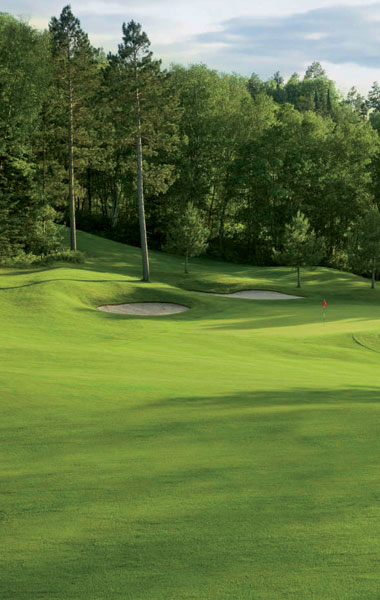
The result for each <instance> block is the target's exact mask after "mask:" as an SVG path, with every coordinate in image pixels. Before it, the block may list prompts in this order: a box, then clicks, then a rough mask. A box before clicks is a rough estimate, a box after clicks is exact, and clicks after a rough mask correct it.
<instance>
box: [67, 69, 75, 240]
mask: <svg viewBox="0 0 380 600" xmlns="http://www.w3.org/2000/svg"><path fill="white" fill-rule="evenodd" d="M68 112H69V115H68V116H69V204H70V233H71V250H76V249H77V232H76V224H75V196H74V164H73V163H74V149H73V145H74V141H73V91H72V87H71V73H70V72H69V77H68Z"/></svg>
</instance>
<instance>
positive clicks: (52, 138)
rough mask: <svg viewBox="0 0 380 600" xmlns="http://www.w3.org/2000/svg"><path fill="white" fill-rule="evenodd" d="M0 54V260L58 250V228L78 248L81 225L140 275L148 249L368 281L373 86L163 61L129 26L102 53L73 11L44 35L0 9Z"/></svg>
mask: <svg viewBox="0 0 380 600" xmlns="http://www.w3.org/2000/svg"><path fill="white" fill-rule="evenodd" d="M0 59H1V60H0V97H1V101H0V128H1V130H2V131H1V136H0V261H2V262H4V261H5V260H8V259H12V258H13V259H15V258H17V256H19V255H22V256H25V255H30V256H34V255H36V256H47V255H49V253H50V254H52V253H54V252H56V250H57V248H58V244H59V228H57V223H65V224H67V225H70V229H71V244H70V247H71V250H72V251H73V252H74V253H75V251H76V249H77V244H76V228H77V227H78V228H80V229H83V230H86V231H90V232H94V233H97V234H99V235H103V236H107V237H110V238H112V239H115V240H117V241H121V242H126V243H131V244H134V245H138V246H141V248H142V259H143V279H145V280H148V279H149V256H148V247H149V248H154V249H160V250H167V251H171V252H178V253H181V254H183V255H184V256H185V261H186V269H187V264H188V258H189V257H190V256H192V255H194V254H195V255H196V254H199V253H201V252H207V253H208V255H209V256H212V257H215V258H219V259H223V260H229V261H236V262H246V263H250V264H257V265H264V264H278V263H281V262H282V263H284V262H285V264H293V265H294V266H297V267H298V268H299V267H300V266H302V265H303V264H308V263H313V264H323V265H327V266H335V267H338V268H345V269H348V268H351V269H354V270H356V271H357V272H361V273H371V274H372V279H373V281H374V277H375V275H376V270H377V268H378V266H379V265H378V264H377V263H378V260H377V258H375V254H376V256H377V254H379V253H378V252H377V253H375V254H374V251H373V250H370V251H369V255H370V257H369V258H368V257H367V255H368V252H367V250H368V249H367V250H366V248H365V246H366V244H367V242H368V239H369V238H370V237H371V235H372V238H373V236H375V237H374V238H373V239H374V240H375V241H374V242H373V243H374V245H375V246H376V247H377V246H378V245H379V244H380V240H379V239H378V237H376V236H379V235H380V234H379V233H378V228H374V227H373V226H372V224H373V223H374V222H377V221H376V220H377V216H378V214H379V202H380V154H379V149H380V144H379V134H378V131H379V130H380V87H379V85H378V84H377V83H374V85H373V86H372V88H371V90H370V92H369V94H368V97H367V98H365V97H363V96H361V95H360V94H359V93H358V92H357V90H356V89H355V88H352V89H351V90H350V91H349V93H348V94H346V95H345V96H343V95H341V94H340V93H339V92H338V91H337V89H336V87H335V84H334V82H333V81H331V80H330V79H329V78H328V77H327V75H326V73H325V72H324V70H323V69H322V67H321V65H320V64H319V63H317V62H315V63H313V64H312V65H311V66H310V67H308V69H307V70H306V72H305V74H304V75H303V76H300V75H298V74H296V73H295V74H293V75H292V76H291V77H290V78H289V79H288V80H287V81H285V80H284V78H283V77H282V76H281V74H280V73H275V75H274V76H273V77H271V78H270V79H269V80H267V81H263V80H262V79H260V77H259V76H257V75H256V74H254V73H253V74H252V76H251V77H242V76H239V75H228V74H222V73H218V72H216V71H214V70H212V69H209V68H208V67H207V66H205V65H192V66H190V67H183V66H181V65H173V66H172V67H171V68H170V69H169V70H165V69H163V68H162V65H161V62H160V60H158V59H156V58H155V57H154V56H153V54H152V52H151V51H150V43H149V39H148V37H147V35H146V34H145V33H144V31H143V30H142V27H141V25H140V24H138V23H135V22H134V21H130V22H129V23H128V24H123V25H122V27H121V40H120V44H119V46H118V50H117V52H115V53H109V54H108V55H106V54H105V53H104V52H103V51H102V50H101V49H97V48H94V47H93V46H92V45H91V44H90V41H89V38H88V36H87V34H86V33H85V32H84V31H83V30H82V28H81V25H80V22H79V20H78V19H76V18H75V16H74V15H73V13H72V11H71V8H70V6H66V7H64V8H63V10H62V12H61V14H60V16H59V17H52V19H51V21H50V23H49V28H48V30H47V31H42V32H41V31H36V30H35V29H33V28H32V27H30V26H29V25H28V24H27V23H25V22H23V21H20V20H17V19H14V18H13V17H11V16H10V15H8V14H5V13H0ZM368 215H369V216H368ZM372 230H373V232H372V234H371V235H369V232H370V231H372ZM366 231H367V233H368V235H366ZM297 232H298V233H297ZM297 236H298V237H297ZM372 238H371V239H372ZM296 239H297V240H298V242H297V243H298V245H299V244H300V240H301V241H302V239H303V240H304V241H305V244H306V241H307V242H308V243H307V244H306V245H304V246H302V244H301V246H299V247H300V248H302V247H303V250H302V251H300V250H299V249H298V250H296V249H295V244H296V242H295V240H296ZM311 241H313V243H311ZM367 245H368V244H367ZM313 248H314V250H315V251H314V250H313ZM300 252H301V255H302V258H297V259H295V256H299V255H300ZM365 257H367V258H365ZM296 262H297V263H299V264H296ZM298 281H299V283H300V279H299V280H298Z"/></svg>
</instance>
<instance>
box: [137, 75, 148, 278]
mask: <svg viewBox="0 0 380 600" xmlns="http://www.w3.org/2000/svg"><path fill="white" fill-rule="evenodd" d="M135 86H136V89H135V107H136V146H137V195H138V203H139V220H140V240H141V256H142V263H143V281H149V256H148V242H147V236H146V223H145V207H144V177H143V164H142V142H141V122H140V98H139V89H138V81H137V73H136V70H135Z"/></svg>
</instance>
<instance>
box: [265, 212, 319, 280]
mask: <svg viewBox="0 0 380 600" xmlns="http://www.w3.org/2000/svg"><path fill="white" fill-rule="evenodd" d="M322 255H323V248H322V245H321V242H320V241H319V240H317V238H316V235H315V232H314V230H313V229H311V228H310V223H309V221H308V219H307V218H306V217H305V216H304V215H303V214H302V213H301V211H298V212H297V215H296V216H295V217H294V218H293V219H292V221H291V223H289V224H288V225H286V227H285V235H284V241H283V250H282V251H274V259H275V260H276V261H277V262H279V263H280V264H284V265H289V266H292V267H296V269H297V287H301V267H304V266H307V265H317V264H318V262H319V261H320V260H321V258H322Z"/></svg>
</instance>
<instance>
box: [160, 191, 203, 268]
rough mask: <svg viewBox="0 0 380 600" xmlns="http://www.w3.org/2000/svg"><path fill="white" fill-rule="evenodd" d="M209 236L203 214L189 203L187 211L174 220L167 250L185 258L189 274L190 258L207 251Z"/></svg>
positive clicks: (170, 228)
mask: <svg viewBox="0 0 380 600" xmlns="http://www.w3.org/2000/svg"><path fill="white" fill-rule="evenodd" d="M208 235H209V232H208V229H207V227H206V226H205V224H204V222H203V220H202V215H201V212H200V211H199V210H198V209H197V208H196V207H195V206H194V204H193V203H192V202H188V204H187V206H186V209H185V211H184V212H183V213H182V214H180V215H177V216H176V218H174V219H173V221H172V223H171V225H170V227H169V229H168V232H167V243H166V247H165V249H166V250H167V251H169V252H170V251H175V252H178V253H179V254H182V255H183V256H184V257H185V273H188V272H189V269H188V264H189V258H190V257H192V256H199V254H202V252H205V251H206V248H207V245H208V243H207V239H208Z"/></svg>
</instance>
